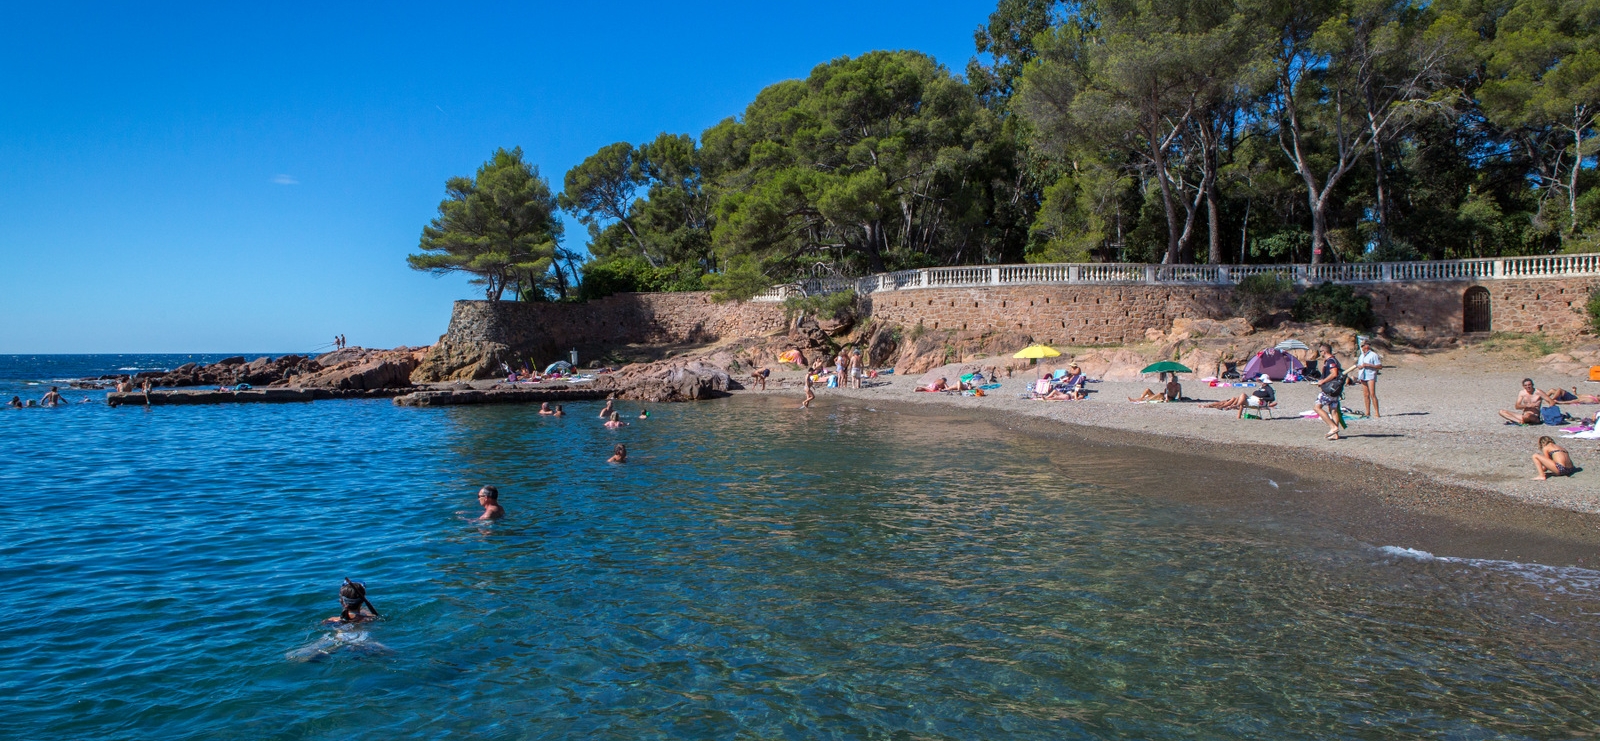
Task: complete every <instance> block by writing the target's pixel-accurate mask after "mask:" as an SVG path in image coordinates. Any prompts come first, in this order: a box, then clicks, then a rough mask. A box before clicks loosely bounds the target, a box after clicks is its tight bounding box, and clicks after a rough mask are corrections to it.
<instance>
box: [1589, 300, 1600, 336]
mask: <svg viewBox="0 0 1600 741" xmlns="http://www.w3.org/2000/svg"><path fill="white" fill-rule="evenodd" d="M1588 308H1589V325H1590V326H1592V327H1594V328H1595V331H1600V291H1595V292H1593V293H1591V294H1589V307H1588Z"/></svg>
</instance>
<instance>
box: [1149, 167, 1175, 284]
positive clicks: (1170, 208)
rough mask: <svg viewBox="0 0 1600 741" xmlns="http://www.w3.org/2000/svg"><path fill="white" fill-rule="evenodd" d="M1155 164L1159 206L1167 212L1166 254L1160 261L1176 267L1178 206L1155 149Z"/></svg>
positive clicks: (1164, 168)
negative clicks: (1158, 187)
mask: <svg viewBox="0 0 1600 741" xmlns="http://www.w3.org/2000/svg"><path fill="white" fill-rule="evenodd" d="M1151 159H1152V160H1154V162H1155V168H1156V184H1157V185H1160V186H1161V205H1162V206H1163V207H1165V209H1166V211H1167V254H1166V257H1163V258H1162V259H1161V264H1163V265H1176V264H1177V263H1178V250H1179V249H1181V247H1180V245H1179V244H1178V235H1179V234H1181V233H1182V231H1183V230H1182V228H1181V227H1179V226H1178V206H1177V204H1175V203H1173V201H1172V184H1171V183H1169V182H1167V161H1166V157H1164V156H1163V155H1162V153H1161V150H1160V149H1157V150H1156V152H1155V154H1154V156H1153V157H1152V158H1151Z"/></svg>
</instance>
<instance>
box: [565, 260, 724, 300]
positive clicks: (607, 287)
mask: <svg viewBox="0 0 1600 741" xmlns="http://www.w3.org/2000/svg"><path fill="white" fill-rule="evenodd" d="M704 288H705V286H704V284H703V281H702V278H701V275H700V271H699V270H698V269H697V268H696V266H693V265H669V266H665V267H659V268H658V267H655V266H653V265H651V264H650V263H649V262H647V261H645V259H644V258H642V257H637V256H633V255H624V256H621V257H613V258H611V259H609V260H604V261H594V262H590V263H589V264H587V265H584V266H583V283H582V285H581V287H580V288H579V291H578V296H579V298H581V299H583V300H585V301H590V300H593V299H597V298H604V297H606V296H610V295H611V294H613V293H648V292H660V291H699V290H703V289H704Z"/></svg>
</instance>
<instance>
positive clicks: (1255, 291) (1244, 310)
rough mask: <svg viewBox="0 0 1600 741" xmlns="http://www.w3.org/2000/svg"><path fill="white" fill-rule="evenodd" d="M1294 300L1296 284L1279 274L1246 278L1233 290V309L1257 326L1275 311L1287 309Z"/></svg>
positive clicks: (1265, 274) (1262, 274)
mask: <svg viewBox="0 0 1600 741" xmlns="http://www.w3.org/2000/svg"><path fill="white" fill-rule="evenodd" d="M1293 299H1294V284H1293V283H1291V282H1289V279H1288V278H1285V277H1283V276H1282V275H1279V274H1277V273H1261V274H1257V275H1251V276H1247V277H1245V279H1244V280H1241V281H1239V285H1237V286H1235V287H1234V289H1233V308H1234V311H1236V312H1238V314H1239V316H1242V317H1244V318H1246V319H1248V320H1250V323H1251V324H1255V323H1257V322H1259V321H1261V320H1262V319H1265V318H1267V316H1268V315H1270V314H1272V313H1273V312H1275V311H1279V310H1282V309H1286V308H1288V307H1289V304H1290V302H1291V301H1292V300H1293Z"/></svg>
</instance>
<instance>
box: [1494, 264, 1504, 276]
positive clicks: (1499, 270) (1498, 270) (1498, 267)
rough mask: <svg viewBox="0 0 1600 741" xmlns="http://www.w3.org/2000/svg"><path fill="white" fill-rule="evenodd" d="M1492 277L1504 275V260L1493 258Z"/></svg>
mask: <svg viewBox="0 0 1600 741" xmlns="http://www.w3.org/2000/svg"><path fill="white" fill-rule="evenodd" d="M1494 277H1496V278H1504V277H1506V261H1505V260H1495V261H1494Z"/></svg>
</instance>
